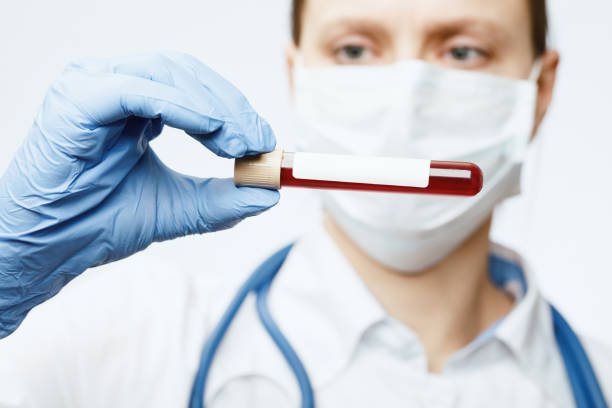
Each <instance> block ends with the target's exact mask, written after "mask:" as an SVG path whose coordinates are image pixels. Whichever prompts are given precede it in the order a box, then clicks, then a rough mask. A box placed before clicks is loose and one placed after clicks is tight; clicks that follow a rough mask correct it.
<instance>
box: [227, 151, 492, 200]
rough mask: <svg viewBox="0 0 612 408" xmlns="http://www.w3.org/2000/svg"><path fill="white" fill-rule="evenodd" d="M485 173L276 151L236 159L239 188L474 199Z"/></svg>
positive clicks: (446, 165)
mask: <svg viewBox="0 0 612 408" xmlns="http://www.w3.org/2000/svg"><path fill="white" fill-rule="evenodd" d="M482 182H483V177H482V171H481V170H480V168H479V167H478V166H477V165H475V164H473V163H467V162H454V161H436V160H422V159H408V158H399V157H370V156H351V155H338V154H326V153H303V152H297V153H294V152H285V151H283V150H275V151H273V152H270V153H263V154H259V155H254V156H245V157H242V158H239V159H236V161H235V165H234V183H235V184H236V186H249V187H264V188H271V189H277V190H278V189H280V188H281V187H302V188H315V189H335V190H360V191H376V192H392V193H412V194H443V195H458V196H474V195H476V194H478V192H480V190H481V189H482Z"/></svg>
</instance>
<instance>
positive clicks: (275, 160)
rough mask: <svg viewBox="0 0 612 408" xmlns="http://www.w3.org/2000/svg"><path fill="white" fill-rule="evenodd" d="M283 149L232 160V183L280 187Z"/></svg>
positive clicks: (276, 188)
mask: <svg viewBox="0 0 612 408" xmlns="http://www.w3.org/2000/svg"><path fill="white" fill-rule="evenodd" d="M282 160H283V151H282V150H274V151H272V152H270V153H262V154H257V155H254V156H245V157H241V158H239V159H236V160H235V161H234V184H235V185H236V186H238V187H241V186H244V187H263V188H273V189H275V190H278V189H280V187H281V184H280V174H281V162H282Z"/></svg>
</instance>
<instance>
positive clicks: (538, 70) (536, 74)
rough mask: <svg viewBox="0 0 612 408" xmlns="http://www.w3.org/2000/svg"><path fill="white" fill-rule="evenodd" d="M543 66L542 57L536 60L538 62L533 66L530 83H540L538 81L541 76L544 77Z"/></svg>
mask: <svg viewBox="0 0 612 408" xmlns="http://www.w3.org/2000/svg"><path fill="white" fill-rule="evenodd" d="M542 65H543V63H542V57H538V58H536V60H535V61H534V62H533V65H532V66H531V72H530V73H529V78H528V81H531V82H536V83H537V82H538V80H539V79H540V75H542Z"/></svg>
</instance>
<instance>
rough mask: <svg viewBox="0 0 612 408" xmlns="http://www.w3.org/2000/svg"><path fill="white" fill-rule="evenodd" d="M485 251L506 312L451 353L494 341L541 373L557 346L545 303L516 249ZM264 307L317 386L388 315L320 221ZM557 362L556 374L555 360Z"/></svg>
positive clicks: (286, 266) (345, 361) (341, 365)
mask: <svg viewBox="0 0 612 408" xmlns="http://www.w3.org/2000/svg"><path fill="white" fill-rule="evenodd" d="M490 253H491V264H490V268H491V270H490V272H491V278H492V279H493V280H494V282H495V283H496V284H498V285H499V286H500V287H502V288H503V289H504V290H506V291H508V292H509V293H511V294H512V295H513V296H514V297H515V298H516V303H515V306H514V308H513V310H512V311H511V312H510V313H509V314H508V315H507V316H505V317H504V318H503V319H502V320H500V321H499V322H497V323H496V324H495V325H493V326H492V327H491V328H490V329H488V330H486V331H485V333H483V334H482V335H481V336H479V337H478V338H477V339H476V340H474V341H473V342H472V343H470V344H469V345H468V346H466V347H465V348H464V349H463V350H460V351H458V352H457V353H456V356H457V357H459V356H460V355H461V354H464V355H467V354H468V351H477V350H478V349H479V348H480V346H482V345H485V344H487V343H488V342H491V341H494V340H498V341H500V342H502V343H503V344H505V345H506V346H507V347H508V349H510V350H511V352H512V354H513V357H514V358H515V359H516V361H517V363H518V364H519V365H520V367H521V369H522V370H524V371H526V372H528V373H530V374H532V375H533V378H540V379H541V378H547V377H548V378H551V377H552V376H551V375H544V374H545V373H546V371H547V370H550V368H551V365H550V364H551V361H556V360H555V359H554V358H552V353H558V351H557V350H556V347H554V346H555V345H556V342H555V337H554V332H553V328H552V317H551V314H550V308H549V306H548V303H547V302H546V301H545V300H544V299H543V298H542V296H541V295H540V293H539V291H538V289H537V286H536V282H535V279H534V277H533V276H532V274H531V272H530V270H529V268H528V267H527V266H526V264H525V262H524V261H523V259H522V258H521V257H520V255H518V254H517V253H516V252H514V251H512V250H510V249H508V248H505V247H503V246H501V245H497V244H492V246H491V251H490ZM500 263H501V264H500ZM494 269H495V270H494ZM270 308H271V310H272V314H273V315H274V317H275V318H276V319H277V321H278V324H279V326H280V327H281V329H283V331H284V332H285V334H286V336H287V337H288V339H289V341H290V342H291V343H292V344H294V346H295V349H296V351H297V353H298V355H299V356H300V357H301V358H302V360H303V362H304V364H305V365H306V369H307V370H308V372H309V374H310V376H311V380H312V382H313V385H314V386H315V387H321V386H324V385H325V384H327V383H329V382H330V381H332V380H333V378H334V377H335V376H337V375H338V374H339V373H340V372H342V370H343V368H344V367H345V366H346V365H347V364H348V363H349V362H350V360H351V357H352V354H353V352H354V351H355V349H356V347H357V345H358V344H359V341H360V340H361V337H362V336H363V335H364V334H365V332H366V331H367V330H368V329H369V328H370V327H372V326H374V325H375V324H377V323H378V322H380V321H383V320H384V319H389V316H388V315H387V313H386V312H385V310H384V309H383V307H382V306H381V305H380V303H378V301H377V300H376V298H375V297H374V295H373V294H372V293H371V292H370V291H369V289H368V288H367V287H366V286H365V284H364V283H363V281H362V280H361V279H359V277H358V276H357V274H356V273H355V271H354V269H353V267H352V266H351V265H350V264H349V263H348V261H347V260H346V258H344V256H343V255H342V253H341V252H340V250H339V249H338V248H337V246H336V245H335V243H334V242H333V241H332V240H331V238H330V237H329V235H328V234H327V232H326V231H325V230H324V228H323V227H322V226H321V227H317V228H315V229H314V231H312V233H310V234H308V235H306V236H305V237H304V238H303V239H302V240H300V241H298V242H297V243H296V246H295V247H294V249H293V250H292V251H291V253H290V254H289V256H288V258H287V260H286V262H285V264H284V265H283V268H282V270H281V272H280V273H279V276H278V277H277V278H276V281H275V282H274V286H273V290H272V292H271V299H270ZM296 316H299V318H296ZM323 316H324V317H325V318H323V319H322V318H321V317H323ZM415 338H416V334H415ZM551 345H552V346H553V347H552V348H551ZM469 354H471V352H470V353H469ZM454 357H455V356H452V357H451V360H453V359H454ZM558 368H559V370H560V371H559V370H557V372H558V373H559V372H560V375H564V370H563V367H558ZM555 375H556V374H555ZM550 383H551V384H553V383H554V381H552V380H551V381H550ZM544 386H546V385H545V384H544ZM548 391H549V392H554V390H548Z"/></svg>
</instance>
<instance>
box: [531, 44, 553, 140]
mask: <svg viewBox="0 0 612 408" xmlns="http://www.w3.org/2000/svg"><path fill="white" fill-rule="evenodd" d="M558 66H559V53H558V52H557V51H554V50H547V51H546V52H545V53H544V55H542V72H541V74H540V78H538V96H537V105H536V112H535V122H534V127H533V133H532V135H531V139H532V140H533V139H534V138H535V136H536V133H537V131H538V129H539V127H540V124H541V123H542V120H543V119H544V116H546V112H547V111H548V107H549V106H550V102H551V101H552V96H553V90H554V88H555V82H556V80H557V68H558Z"/></svg>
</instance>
